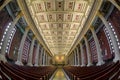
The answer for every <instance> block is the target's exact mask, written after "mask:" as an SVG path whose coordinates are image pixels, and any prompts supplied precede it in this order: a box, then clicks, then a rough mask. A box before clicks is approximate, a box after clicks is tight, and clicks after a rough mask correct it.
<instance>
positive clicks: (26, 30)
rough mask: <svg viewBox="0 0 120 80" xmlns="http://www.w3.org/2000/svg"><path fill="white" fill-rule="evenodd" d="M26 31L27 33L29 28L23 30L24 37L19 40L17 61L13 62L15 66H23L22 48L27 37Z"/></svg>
mask: <svg viewBox="0 0 120 80" xmlns="http://www.w3.org/2000/svg"><path fill="white" fill-rule="evenodd" d="M28 31H29V27H27V28H26V29H25V32H24V35H23V37H22V40H21V43H20V47H19V51H18V57H17V61H16V62H15V64H17V65H23V64H22V53H23V46H24V42H25V39H26V37H27V34H28Z"/></svg>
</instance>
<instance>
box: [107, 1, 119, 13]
mask: <svg viewBox="0 0 120 80" xmlns="http://www.w3.org/2000/svg"><path fill="white" fill-rule="evenodd" d="M108 1H110V2H111V3H112V4H113V5H114V6H115V7H116V8H117V9H118V10H119V11H120V6H119V5H118V4H117V3H116V1H115V0H108Z"/></svg>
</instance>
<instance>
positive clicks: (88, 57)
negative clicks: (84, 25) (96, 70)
mask: <svg viewBox="0 0 120 80" xmlns="http://www.w3.org/2000/svg"><path fill="white" fill-rule="evenodd" d="M84 40H85V45H86V50H87V60H88V64H87V66H91V65H92V60H91V52H90V46H89V44H88V41H87V38H86V37H85V36H84Z"/></svg>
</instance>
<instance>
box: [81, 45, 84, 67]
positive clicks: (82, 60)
mask: <svg viewBox="0 0 120 80" xmlns="http://www.w3.org/2000/svg"><path fill="white" fill-rule="evenodd" d="M80 51H81V67H83V66H85V56H84V53H83V47H82V43H80Z"/></svg>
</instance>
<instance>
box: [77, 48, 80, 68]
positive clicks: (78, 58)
mask: <svg viewBox="0 0 120 80" xmlns="http://www.w3.org/2000/svg"><path fill="white" fill-rule="evenodd" d="M77 60H78V64H77V65H78V66H80V54H79V48H78V47H77Z"/></svg>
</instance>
